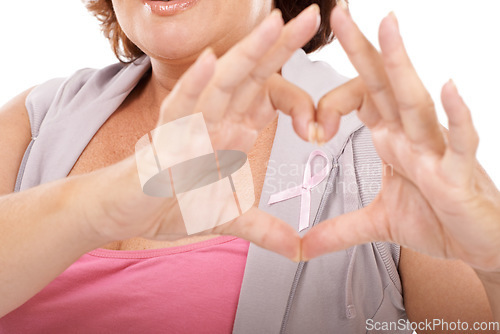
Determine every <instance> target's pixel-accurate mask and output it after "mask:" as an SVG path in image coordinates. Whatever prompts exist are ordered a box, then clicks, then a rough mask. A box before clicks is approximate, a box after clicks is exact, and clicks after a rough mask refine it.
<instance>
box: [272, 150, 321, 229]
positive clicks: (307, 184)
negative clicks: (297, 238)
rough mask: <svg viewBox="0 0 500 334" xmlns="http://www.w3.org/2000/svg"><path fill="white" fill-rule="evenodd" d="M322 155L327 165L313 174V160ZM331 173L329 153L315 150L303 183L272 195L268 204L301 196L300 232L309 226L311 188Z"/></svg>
mask: <svg viewBox="0 0 500 334" xmlns="http://www.w3.org/2000/svg"><path fill="white" fill-rule="evenodd" d="M317 156H320V157H323V158H324V159H325V162H326V166H325V167H323V169H322V170H320V171H319V173H317V174H314V175H311V166H312V161H313V159H314V158H315V157H317ZM329 173H330V160H329V159H328V157H327V155H326V154H325V153H323V151H321V150H314V151H312V152H311V154H310V155H309V159H308V160H307V163H306V168H305V170H304V179H303V181H302V185H300V186H296V187H292V188H288V189H285V190H283V191H280V192H279V193H277V194H273V195H271V197H270V198H269V201H268V202H267V204H268V205H271V204H274V203H278V202H282V201H286V200H287V199H290V198H294V197H297V196H301V199H300V217H299V232H300V231H302V230H304V229H306V228H308V227H309V215H310V211H311V190H312V188H314V187H316V186H317V185H318V184H320V183H321V181H323V180H324V179H325V177H327V176H328V174H329Z"/></svg>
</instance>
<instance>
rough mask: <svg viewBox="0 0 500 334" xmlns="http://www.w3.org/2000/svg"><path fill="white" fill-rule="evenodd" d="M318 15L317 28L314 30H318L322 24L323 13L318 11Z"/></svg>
mask: <svg viewBox="0 0 500 334" xmlns="http://www.w3.org/2000/svg"><path fill="white" fill-rule="evenodd" d="M316 15H317V17H316V29H314V30H316V31H318V29H319V26H320V25H321V14H320V13H319V12H318V13H317V14H316Z"/></svg>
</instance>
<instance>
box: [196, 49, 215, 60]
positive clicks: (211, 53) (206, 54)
mask: <svg viewBox="0 0 500 334" xmlns="http://www.w3.org/2000/svg"><path fill="white" fill-rule="evenodd" d="M213 56H214V50H213V49H212V48H211V47H208V48H206V49H205V50H203V52H202V53H201V54H200V56H199V57H198V59H197V60H196V63H197V64H202V63H204V62H205V61H207V59H209V58H210V57H213Z"/></svg>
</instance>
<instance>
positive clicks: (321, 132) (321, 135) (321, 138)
mask: <svg viewBox="0 0 500 334" xmlns="http://www.w3.org/2000/svg"><path fill="white" fill-rule="evenodd" d="M316 140H317V141H318V145H319V146H323V145H324V144H325V129H324V128H323V126H322V125H321V124H318V127H317V128H316Z"/></svg>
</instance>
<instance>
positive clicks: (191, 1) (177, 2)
mask: <svg viewBox="0 0 500 334" xmlns="http://www.w3.org/2000/svg"><path fill="white" fill-rule="evenodd" d="M198 1H199V0H172V1H158V0H156V1H153V0H143V3H144V6H146V8H147V9H148V10H149V11H151V13H153V14H156V15H161V16H170V15H175V14H178V13H181V12H183V11H185V10H188V9H190V8H191V7H193V6H194V5H196V3H197V2H198Z"/></svg>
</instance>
